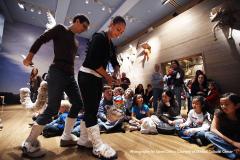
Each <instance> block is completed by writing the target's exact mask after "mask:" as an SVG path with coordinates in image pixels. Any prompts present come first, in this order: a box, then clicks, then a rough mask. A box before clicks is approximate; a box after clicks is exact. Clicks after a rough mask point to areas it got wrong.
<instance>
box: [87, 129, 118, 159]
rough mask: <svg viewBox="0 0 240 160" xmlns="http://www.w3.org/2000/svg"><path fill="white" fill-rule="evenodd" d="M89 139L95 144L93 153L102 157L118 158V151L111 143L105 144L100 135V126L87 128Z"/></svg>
mask: <svg viewBox="0 0 240 160" xmlns="http://www.w3.org/2000/svg"><path fill="white" fill-rule="evenodd" d="M87 133H88V137H89V139H90V140H91V141H92V144H93V152H92V153H93V155H94V156H95V157H97V158H100V159H116V158H117V153H116V151H115V150H113V149H112V148H111V147H110V146H109V145H107V144H104V143H103V142H102V140H101V137H100V130H99V126H98V125H95V126H92V127H89V128H87Z"/></svg>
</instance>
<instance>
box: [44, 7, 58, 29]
mask: <svg viewBox="0 0 240 160" xmlns="http://www.w3.org/2000/svg"><path fill="white" fill-rule="evenodd" d="M46 14H47V19H48V23H47V24H46V27H47V29H51V28H53V27H54V26H55V25H56V20H55V18H54V17H53V15H52V14H51V12H50V11H47V12H46Z"/></svg>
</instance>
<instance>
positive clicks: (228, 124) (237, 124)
mask: <svg viewBox="0 0 240 160" xmlns="http://www.w3.org/2000/svg"><path fill="white" fill-rule="evenodd" d="M214 114H215V116H217V117H218V119H219V131H220V132H221V133H222V134H223V135H225V136H227V137H228V138H230V139H232V140H234V141H237V142H240V119H238V120H236V121H233V120H230V119H228V117H227V116H226V114H225V113H224V112H223V111H221V110H219V109H217V110H216V111H215V113H214Z"/></svg>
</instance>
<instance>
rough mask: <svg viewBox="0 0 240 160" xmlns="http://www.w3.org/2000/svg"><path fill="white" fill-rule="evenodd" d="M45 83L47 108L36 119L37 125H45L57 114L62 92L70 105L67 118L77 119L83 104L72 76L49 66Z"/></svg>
mask: <svg viewBox="0 0 240 160" xmlns="http://www.w3.org/2000/svg"><path fill="white" fill-rule="evenodd" d="M47 83H48V106H47V108H46V109H45V111H44V112H43V113H42V114H41V115H39V116H38V117H37V119H36V122H37V123H38V124H39V125H45V124H48V123H50V122H51V121H52V116H54V115H57V114H58V110H59V108H60V105H61V99H62V95H63V92H65V93H66V94H67V96H68V98H69V101H70V103H71V104H72V107H71V109H70V112H69V114H68V117H70V118H77V115H78V113H79V111H80V110H81V109H82V108H83V103H82V100H81V95H80V91H79V88H78V85H77V82H76V80H75V78H74V75H73V74H69V73H66V72H64V71H62V70H60V69H58V68H56V67H53V66H51V67H50V68H49V71H48V77H47Z"/></svg>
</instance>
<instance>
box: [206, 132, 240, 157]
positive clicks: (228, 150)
mask: <svg viewBox="0 0 240 160" xmlns="http://www.w3.org/2000/svg"><path fill="white" fill-rule="evenodd" d="M205 137H206V138H207V139H208V140H209V141H210V142H211V143H212V144H213V145H214V146H216V147H217V149H218V151H220V152H221V153H222V154H223V155H224V156H226V157H227V158H229V159H236V158H238V157H239V155H237V154H236V153H234V149H236V148H235V147H234V146H232V145H231V144H229V143H228V142H226V141H224V140H223V139H222V138H220V137H219V136H218V135H216V134H215V133H213V132H206V133H205Z"/></svg>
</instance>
